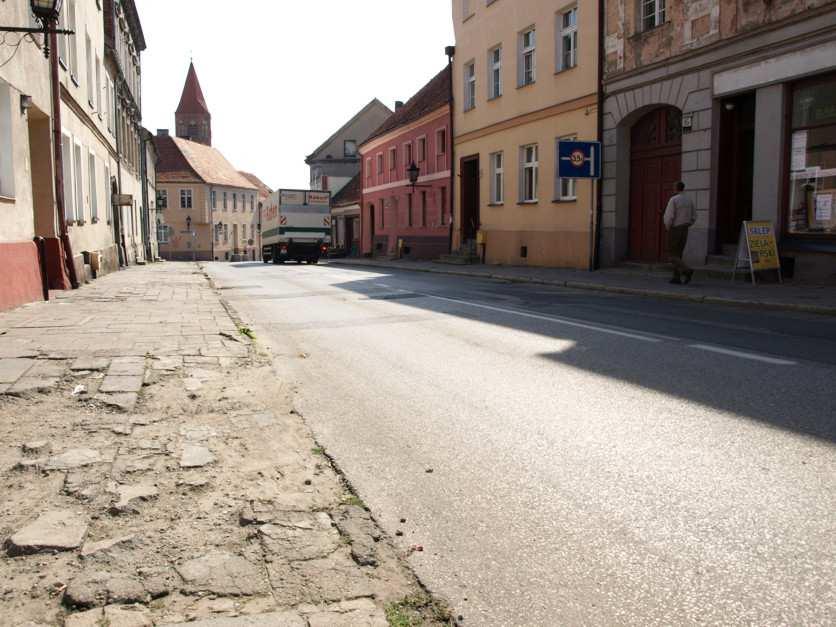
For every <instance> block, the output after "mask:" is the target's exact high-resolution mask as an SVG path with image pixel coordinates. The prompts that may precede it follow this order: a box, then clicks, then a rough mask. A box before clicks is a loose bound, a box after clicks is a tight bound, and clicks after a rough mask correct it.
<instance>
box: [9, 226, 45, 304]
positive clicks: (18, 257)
mask: <svg viewBox="0 0 836 627" xmlns="http://www.w3.org/2000/svg"><path fill="white" fill-rule="evenodd" d="M36 300H43V289H42V287H41V269H40V265H39V264H38V248H37V246H35V243H34V242H11V243H10V242H5V243H0V311H5V310H7V309H12V308H14V307H18V306H20V305H23V304H25V303H31V302H32V301H36Z"/></svg>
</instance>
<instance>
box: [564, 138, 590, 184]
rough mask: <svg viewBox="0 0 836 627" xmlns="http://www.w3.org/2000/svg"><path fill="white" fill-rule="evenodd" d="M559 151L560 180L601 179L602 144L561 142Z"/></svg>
mask: <svg viewBox="0 0 836 627" xmlns="http://www.w3.org/2000/svg"><path fill="white" fill-rule="evenodd" d="M557 151H558V163H559V165H558V170H559V172H558V174H559V176H560V178H564V179H599V178H601V142H577V141H561V142H558V148H557Z"/></svg>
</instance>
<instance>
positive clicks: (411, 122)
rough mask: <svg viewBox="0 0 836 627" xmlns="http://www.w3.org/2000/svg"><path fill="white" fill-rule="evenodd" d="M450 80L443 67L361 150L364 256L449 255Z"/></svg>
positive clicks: (426, 257) (362, 240) (430, 256)
mask: <svg viewBox="0 0 836 627" xmlns="http://www.w3.org/2000/svg"><path fill="white" fill-rule="evenodd" d="M450 77H451V72H450V69H449V67H447V68H445V69H444V70H442V71H441V72H440V73H439V74H438V75H436V76H435V77H434V78H433V79H432V80H431V81H430V82H429V83H427V85H426V86H424V88H423V89H421V91H419V92H418V93H417V94H415V96H413V97H412V98H411V99H410V100H409V101H408V102H407V103H406V104H405V105H399V106H398V107H397V110H396V111H395V113H394V114H392V116H391V117H390V118H389V119H388V120H387V121H386V122H384V123H383V125H382V126H381V127H380V128H379V129H377V131H375V132H374V133H372V135H371V137H369V139H367V140H366V141H365V142H364V143H363V144H362V146H360V154H361V157H362V171H361V180H362V189H363V194H362V212H361V216H362V220H361V222H362V224H361V230H362V235H361V242H362V245H361V249H362V252H363V254H365V255H370V256H388V257H394V256H398V257H407V258H413V259H434V258H436V257H438V256H439V255H443V254H445V253H447V252H449V250H450V233H451V231H450V228H451V224H450V223H451V216H452V209H451V189H452V184H451V183H452V181H451V164H452V157H451V151H452V138H451V108H450V94H451V90H450V87H451V85H450ZM413 164H414V165H415V166H416V167H417V168H418V170H419V176H418V180H417V183H416V185H415V186H414V187H413V186H412V184H411V183H410V179H409V168H410V166H412V165H413Z"/></svg>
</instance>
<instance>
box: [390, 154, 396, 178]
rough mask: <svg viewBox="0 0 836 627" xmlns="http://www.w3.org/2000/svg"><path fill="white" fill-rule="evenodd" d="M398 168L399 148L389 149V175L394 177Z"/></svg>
mask: <svg viewBox="0 0 836 627" xmlns="http://www.w3.org/2000/svg"><path fill="white" fill-rule="evenodd" d="M397 167H398V149H397V148H390V149H389V175H390V176H394V175H395V170H396V169H397Z"/></svg>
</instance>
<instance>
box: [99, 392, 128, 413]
mask: <svg viewBox="0 0 836 627" xmlns="http://www.w3.org/2000/svg"><path fill="white" fill-rule="evenodd" d="M93 398H94V399H95V400H97V401H99V402H100V403H102V404H104V405H107V406H108V407H112V408H113V409H118V410H120V411H124V412H131V411H133V410H134V407H136V402H137V400H138V398H139V396H138V395H137V394H136V392H124V393H116V394H96V396H94V397H93Z"/></svg>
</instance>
